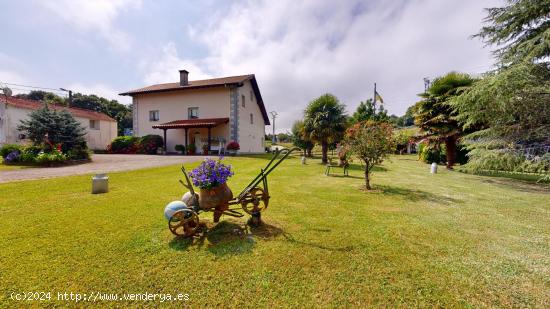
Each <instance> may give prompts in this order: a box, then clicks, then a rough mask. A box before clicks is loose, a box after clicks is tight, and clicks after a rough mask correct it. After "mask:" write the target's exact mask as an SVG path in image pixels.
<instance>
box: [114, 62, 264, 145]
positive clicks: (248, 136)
mask: <svg viewBox="0 0 550 309" xmlns="http://www.w3.org/2000/svg"><path fill="white" fill-rule="evenodd" d="M188 74H189V73H188V72H187V71H185V70H181V71H180V81H179V82H177V83H167V84H157V85H152V86H147V87H144V88H140V89H135V90H131V91H128V92H124V93H121V94H120V95H128V96H131V97H132V102H133V117H134V121H133V132H134V135H135V136H144V135H147V134H157V135H161V136H163V137H164V140H165V149H166V151H167V152H175V151H176V149H175V147H176V145H184V146H186V149H189V145H191V144H194V145H195V148H196V149H197V153H201V152H202V150H208V151H209V152H210V153H211V152H217V151H219V150H220V148H221V149H224V147H225V146H226V145H227V143H229V142H230V141H237V142H238V143H239V145H240V152H244V153H260V152H263V151H264V137H265V126H266V125H269V118H268V116H267V112H266V109H265V106H264V103H263V100H262V96H261V93H260V90H259V88H258V84H257V82H256V77H255V76H254V75H253V74H251V75H241V76H230V77H222V78H213V79H206V80H195V81H189V80H188Z"/></svg>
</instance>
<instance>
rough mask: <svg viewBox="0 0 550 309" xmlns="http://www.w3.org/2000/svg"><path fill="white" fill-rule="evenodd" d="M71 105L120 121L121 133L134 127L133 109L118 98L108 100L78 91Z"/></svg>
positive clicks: (119, 129) (119, 131)
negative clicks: (117, 99)
mask: <svg viewBox="0 0 550 309" xmlns="http://www.w3.org/2000/svg"><path fill="white" fill-rule="evenodd" d="M71 107H78V108H83V109H89V110H93V111H96V112H100V113H104V114H107V115H109V116H110V117H112V118H113V119H115V120H116V121H117V122H118V134H119V135H122V134H123V133H124V129H126V128H131V127H132V109H131V108H130V107H128V106H126V105H124V104H121V103H119V102H118V101H116V100H108V99H106V98H103V97H99V96H97V95H94V94H92V95H85V94H81V93H76V94H74V95H73V101H72V103H71Z"/></svg>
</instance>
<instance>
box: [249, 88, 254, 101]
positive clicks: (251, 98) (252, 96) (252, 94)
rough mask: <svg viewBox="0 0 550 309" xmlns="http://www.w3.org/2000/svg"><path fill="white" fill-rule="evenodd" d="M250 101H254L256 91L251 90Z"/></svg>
mask: <svg viewBox="0 0 550 309" xmlns="http://www.w3.org/2000/svg"><path fill="white" fill-rule="evenodd" d="M250 102H254V92H252V90H250Z"/></svg>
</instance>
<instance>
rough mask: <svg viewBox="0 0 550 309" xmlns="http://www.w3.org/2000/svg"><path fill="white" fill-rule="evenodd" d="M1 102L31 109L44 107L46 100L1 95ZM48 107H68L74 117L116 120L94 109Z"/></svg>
mask: <svg viewBox="0 0 550 309" xmlns="http://www.w3.org/2000/svg"><path fill="white" fill-rule="evenodd" d="M0 103H6V104H7V105H11V106H14V107H17V108H23V109H30V110H37V109H41V108H42V107H44V102H41V101H36V100H27V99H19V98H16V97H6V96H0ZM48 107H49V108H53V109H55V110H62V109H67V110H68V111H69V113H71V115H73V116H74V117H80V118H87V119H92V120H104V121H116V120H114V119H113V118H111V117H109V116H107V115H105V114H104V113H100V112H96V111H92V110H89V109H83V108H76V107H69V108H67V107H65V106H60V105H54V104H49V105H48Z"/></svg>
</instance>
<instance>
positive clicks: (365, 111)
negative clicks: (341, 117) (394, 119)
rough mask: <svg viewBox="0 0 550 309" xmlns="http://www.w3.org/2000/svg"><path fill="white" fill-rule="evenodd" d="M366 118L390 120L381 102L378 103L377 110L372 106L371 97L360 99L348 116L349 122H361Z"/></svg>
mask: <svg viewBox="0 0 550 309" xmlns="http://www.w3.org/2000/svg"><path fill="white" fill-rule="evenodd" d="M366 120H388V121H389V120H390V117H389V116H388V111H387V110H386V109H385V108H384V106H383V105H382V104H380V105H378V111H377V110H376V107H375V106H374V103H373V101H372V99H368V100H366V101H364V102H363V101H361V102H360V103H359V105H358V106H357V109H356V110H355V113H353V115H352V116H351V118H350V122H351V123H358V122H363V121H366Z"/></svg>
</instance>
